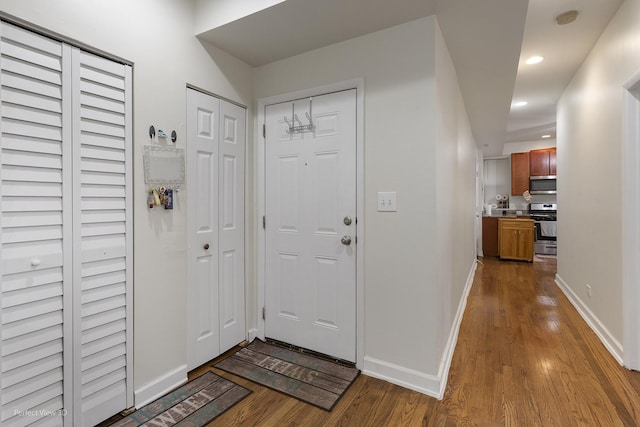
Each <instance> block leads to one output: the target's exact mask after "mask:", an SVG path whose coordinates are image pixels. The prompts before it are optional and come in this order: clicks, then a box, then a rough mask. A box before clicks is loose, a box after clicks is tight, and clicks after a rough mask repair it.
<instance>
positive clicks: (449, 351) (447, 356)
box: [437, 259, 478, 399]
mask: <svg viewBox="0 0 640 427" xmlns="http://www.w3.org/2000/svg"><path fill="white" fill-rule="evenodd" d="M477 267H478V262H477V260H476V259H474V260H473V264H472V265H471V270H469V274H468V275H467V283H466V284H465V285H464V290H463V291H462V297H461V298H460V302H459V304H458V311H457V312H456V317H455V318H454V319H453V327H452V328H451V331H450V332H449V339H448V340H447V346H446V347H445V353H444V357H443V358H442V362H441V363H440V368H439V369H438V376H439V377H440V392H439V393H438V396H437V397H438V399H442V396H444V390H445V388H446V387H447V380H448V379H449V368H451V361H452V360H453V351H454V350H455V349H456V344H457V343H458V334H459V333H460V324H461V323H462V317H463V316H464V310H465V309H466V308H467V299H468V298H469V293H470V292H471V286H473V279H474V278H475V276H476V268H477Z"/></svg>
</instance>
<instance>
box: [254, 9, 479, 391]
mask: <svg viewBox="0 0 640 427" xmlns="http://www.w3.org/2000/svg"><path fill="white" fill-rule="evenodd" d="M436 34H437V36H436ZM436 37H441V36H440V35H439V29H438V27H437V24H436V19H435V17H427V18H422V19H419V20H416V21H413V22H409V23H407V24H403V25H399V26H396V27H392V28H389V29H386V30H382V31H379V32H375V33H372V34H369V35H365V36H362V37H358V38H355V39H352V40H348V41H345V42H342V43H337V44H334V45H332V46H328V47H325V48H321V49H317V50H315V51H312V52H307V53H304V54H301V55H298V56H295V57H292V58H288V59H285V60H282V61H278V62H275V63H272V64H268V65H264V66H262V67H258V68H256V69H255V74H254V75H255V81H254V87H255V98H256V99H261V98H266V97H269V96H274V95H279V94H283V93H288V92H293V91H297V90H302V89H307V88H313V87H318V86H323V85H328V84H332V83H336V82H341V81H347V80H352V79H357V78H364V133H365V135H364V138H365V142H364V151H365V152H364V169H365V170H364V187H365V195H364V197H365V208H364V212H361V213H359V214H358V216H359V218H360V219H362V220H363V221H364V228H365V232H364V236H360V239H359V242H360V243H359V249H360V250H364V257H365V261H364V264H365V267H364V288H365V296H364V300H365V313H364V316H365V325H364V330H365V332H364V335H365V336H364V343H365V344H364V346H365V348H364V354H365V361H364V371H365V373H366V374H369V375H373V376H377V377H379V378H383V379H385V380H388V381H391V382H394V383H396V384H400V385H403V386H405V387H409V388H412V389H415V390H418V391H421V392H423V393H427V394H430V395H433V396H440V394H441V390H440V387H441V386H442V384H443V383H445V382H446V379H443V378H442V376H441V374H442V372H443V370H442V369H441V365H442V361H443V359H445V348H444V347H445V343H446V342H448V341H449V340H448V337H449V336H450V331H451V329H452V324H453V321H452V318H453V314H454V313H456V310H458V307H459V302H460V300H461V295H462V290H463V288H464V287H465V284H466V282H467V277H468V275H469V272H470V269H471V268H472V265H473V260H474V252H473V250H474V248H475V243H474V237H473V236H474V235H473V218H474V216H473V211H472V210H469V209H467V206H466V205H465V203H464V202H462V204H463V205H465V206H464V207H463V209H461V210H457V208H458V207H459V206H460V205H459V202H458V199H457V197H458V196H457V195H455V194H456V193H460V194H462V195H463V196H466V195H468V194H472V195H474V194H475V193H474V191H475V190H474V189H475V181H473V180H469V176H474V171H475V148H474V149H473V150H470V149H469V148H470V144H471V145H472V144H473V142H472V140H471V137H470V131H469V129H468V126H469V125H468V122H467V119H466V114H465V113H464V108H463V107H461V103H462V100H461V96H460V93H459V90H458V88H457V80H456V79H455V77H453V78H452V77H451V74H450V73H451V71H452V68H453V65H451V60H450V58H448V52H446V47H444V43H443V42H442V41H441V40H440V39H438V40H439V41H438V43H439V44H438V46H437V47H436V40H437V39H436ZM438 60H443V61H444V62H446V64H447V65H446V66H445V67H444V68H443V69H442V71H440V72H439V73H438V72H437V70H436V63H437V61H438ZM438 79H439V80H438ZM439 83H442V85H443V87H442V89H440V90H441V91H442V92H440V94H441V97H440V98H439V101H441V102H440V104H438V102H437V101H436V96H437V89H436V86H439ZM449 97H452V100H449V99H448V98H449ZM450 114H453V115H454V116H455V117H454V118H451V121H449V122H447V124H446V125H440V123H439V119H443V120H444V119H445V118H446V119H447V120H448V119H449V115H450ZM258 125H260V124H258ZM471 152H472V153H473V155H472V156H471V159H472V160H471V161H470V162H469V155H470V153H471ZM441 159H446V162H447V165H448V166H452V167H453V168H454V170H455V171H456V172H459V171H461V170H464V171H465V172H464V173H463V174H462V178H460V179H458V178H455V179H453V180H449V179H448V177H450V176H455V173H456V172H453V171H449V170H447V175H446V176H447V178H443V179H441V178H440V177H438V176H437V170H438V169H437V163H438V161H439V160H441ZM467 167H468V169H467ZM467 187H469V188H467ZM458 189H460V190H461V191H459V192H458V191H456V190H458ZM379 191H396V192H397V195H398V212H395V213H393V212H392V213H389V212H378V211H377V192H379ZM438 191H441V193H440V195H441V198H442V199H443V200H444V199H445V198H446V200H447V202H446V204H445V206H444V207H443V212H445V213H443V216H444V215H449V216H451V215H453V218H452V219H447V220H446V224H445V227H446V230H449V231H450V232H452V233H453V232H454V230H455V233H460V234H456V235H455V236H454V237H451V236H447V237H443V236H444V235H443V234H442V233H446V232H447V231H443V232H442V233H439V232H438V227H439V226H440V224H439V223H438V221H439V220H442V216H439V215H438V213H437V212H438V209H439V207H438V206H437V202H438V201H439V199H438ZM446 194H449V195H446ZM454 195H455V196H454ZM473 201H474V196H471V197H470V198H469V200H468V202H469V206H473ZM452 211H453V213H452ZM454 242H455V243H454ZM459 242H463V244H462V245H461V246H462V249H461V250H462V251H464V254H465V255H461V253H460V252H459V251H458V248H457V244H458V243H459ZM454 246H455V247H454ZM443 248H444V249H445V251H444V254H441V249H443ZM459 256H460V257H461V259H458V257H459ZM443 257H444V258H443ZM443 260H444V261H445V264H444V265H445V267H443V269H439V268H438V262H439V261H443ZM458 269H460V270H458ZM454 282H456V283H454ZM443 301H444V304H445V306H446V307H445V308H443V307H442V306H443ZM443 310H444V311H445V312H446V317H444V318H443V315H444V314H443Z"/></svg>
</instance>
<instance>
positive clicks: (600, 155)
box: [557, 0, 640, 360]
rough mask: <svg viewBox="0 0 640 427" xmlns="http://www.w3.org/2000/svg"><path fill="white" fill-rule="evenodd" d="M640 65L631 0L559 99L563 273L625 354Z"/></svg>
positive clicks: (639, 25)
mask: <svg viewBox="0 0 640 427" xmlns="http://www.w3.org/2000/svg"><path fill="white" fill-rule="evenodd" d="M639 71H640V1H638V0H626V1H625V2H624V3H623V4H622V6H621V7H620V9H619V10H618V12H617V13H616V15H615V16H614V17H613V19H612V20H611V22H610V23H609V25H608V26H607V28H606V29H605V30H604V32H603V33H602V35H601V36H600V38H599V40H598V42H597V43H596V45H595V46H594V48H593V49H592V51H591V53H590V54H589V56H588V58H587V59H586V60H585V62H584V63H583V65H582V67H581V68H580V70H579V71H578V72H577V73H576V75H575V76H574V77H573V79H572V81H571V82H570V84H569V85H568V86H567V89H566V90H565V92H564V94H563V95H562V97H561V98H560V101H559V103H558V120H557V122H558V132H557V147H558V170H560V171H561V172H560V174H559V175H558V206H559V212H558V214H559V215H558V274H557V279H558V283H559V285H560V286H561V287H562V288H563V290H564V291H565V293H567V295H568V296H569V297H570V298H571V299H572V300H573V302H574V304H575V305H576V306H577V307H578V309H579V310H580V311H581V312H582V314H583V316H584V317H585V318H586V319H587V321H588V322H590V324H591V326H592V327H593V328H594V329H595V330H596V332H597V333H598V334H599V335H600V337H601V338H602V339H603V341H604V343H605V345H607V347H608V348H609V349H610V350H611V351H612V353H613V354H614V355H615V356H616V357H617V358H618V360H622V354H621V353H622V344H621V342H622V339H623V310H622V308H623V292H622V291H623V289H622V262H621V259H622V215H621V210H622V207H623V199H622V197H623V195H622V173H621V170H622V169H623V159H622V156H623V154H622V149H623V135H622V130H623V114H624V111H623V105H624V103H623V94H624V89H623V86H624V84H625V83H627V82H628V81H629V79H630V78H631V77H632V76H633V75H637V73H638V72H639ZM586 284H589V285H590V286H591V289H592V295H591V297H589V296H588V295H587V293H586V290H585V285H586Z"/></svg>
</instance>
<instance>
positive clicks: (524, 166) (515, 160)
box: [511, 153, 529, 196]
mask: <svg viewBox="0 0 640 427" xmlns="http://www.w3.org/2000/svg"><path fill="white" fill-rule="evenodd" d="M528 189H529V153H513V154H511V195H512V196H522V193H523V192H524V191H526V190H528Z"/></svg>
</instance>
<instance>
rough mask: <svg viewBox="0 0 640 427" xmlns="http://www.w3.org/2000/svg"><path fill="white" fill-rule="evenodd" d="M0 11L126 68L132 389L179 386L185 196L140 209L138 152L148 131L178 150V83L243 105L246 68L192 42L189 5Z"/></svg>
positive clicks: (14, 5) (43, 6)
mask: <svg viewBox="0 0 640 427" xmlns="http://www.w3.org/2000/svg"><path fill="white" fill-rule="evenodd" d="M0 10H2V11H3V12H5V13H8V14H11V15H14V16H17V17H19V18H22V19H24V20H26V21H29V22H31V23H33V24H36V25H39V26H41V27H44V28H47V29H49V30H51V31H54V32H57V33H59V34H61V35H63V36H66V37H70V38H72V39H76V40H78V41H81V42H83V43H85V44H88V45H91V46H93V47H95V48H97V49H100V50H102V51H105V52H108V53H110V54H113V55H117V56H119V57H122V58H124V59H126V60H129V61H132V62H133V64H134V65H133V76H134V81H133V98H134V144H135V147H134V165H133V167H134V215H135V217H134V242H135V243H134V244H135V254H134V256H135V258H134V265H135V272H134V273H135V277H134V311H135V315H134V322H135V337H134V376H135V378H134V383H135V389H136V390H137V391H138V390H140V389H141V388H145V386H150V387H151V388H146V390H148V391H151V390H152V389H153V388H154V384H156V383H155V382H156V381H160V382H162V380H163V379H167V380H168V381H171V380H173V379H176V378H177V379H182V378H185V379H186V338H185V337H186V320H187V315H186V268H185V257H186V235H185V225H186V210H185V208H186V202H187V201H186V194H185V193H186V192H185V191H182V192H180V193H179V194H178V195H177V197H176V207H175V209H174V210H173V211H164V210H163V209H153V210H148V209H147V208H146V206H145V203H146V198H147V194H146V187H145V184H144V175H143V163H142V147H143V146H144V145H145V144H147V143H149V137H148V133H147V132H148V128H149V126H150V125H154V126H155V127H156V128H161V129H163V130H165V131H168V132H169V131H171V130H172V129H175V130H176V131H177V133H178V141H177V144H176V145H177V146H178V147H181V148H184V147H185V120H186V117H185V114H186V84H187V83H191V84H194V85H196V86H198V87H201V88H202V89H205V90H209V91H211V92H214V93H217V94H219V95H221V96H224V97H226V98H229V99H232V100H234V101H236V102H239V103H242V104H244V105H251V101H252V75H251V68H250V67H249V66H247V65H246V64H244V63H242V62H240V61H238V60H237V59H235V58H233V57H231V56H230V55H228V54H226V53H224V52H222V51H219V50H217V49H216V48H214V47H212V46H210V45H206V44H202V43H201V42H199V41H198V40H197V39H196V38H195V37H194V12H193V4H192V1H191V0H180V1H175V0H136V1H127V0H91V1H82V0H20V1H15V0H0ZM250 116H251V111H250V112H249V117H250ZM247 140H248V141H251V140H252V133H251V132H250V133H249V134H248V137H247ZM249 154H250V153H249ZM248 170H249V171H250V170H251V168H248ZM247 182H248V183H249V184H250V183H251V182H252V178H251V176H249V177H248V179H247ZM187 185H188V184H187ZM248 192H251V189H250V187H249V188H248ZM247 211H250V210H249V209H247ZM249 224H252V222H249ZM247 235H248V236H251V235H252V228H248V229H247ZM250 255H251V254H250V253H248V254H247V256H248V263H249V264H250V263H251V262H252V261H251V258H250ZM251 271H252V270H251ZM251 271H250V272H249V274H248V276H247V280H253V279H252V277H253V276H252V275H251ZM168 373H173V374H174V376H173V377H172V378H167V377H165V376H166V375H167V374H168ZM157 385H158V387H159V388H160V389H162V384H161V383H158V384H157ZM168 385H169V386H170V385H172V384H168ZM137 399H138V397H137ZM137 403H139V401H138V400H137Z"/></svg>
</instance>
